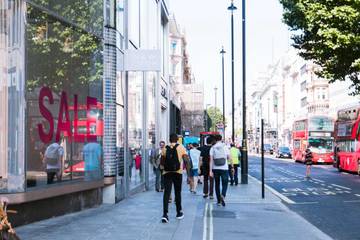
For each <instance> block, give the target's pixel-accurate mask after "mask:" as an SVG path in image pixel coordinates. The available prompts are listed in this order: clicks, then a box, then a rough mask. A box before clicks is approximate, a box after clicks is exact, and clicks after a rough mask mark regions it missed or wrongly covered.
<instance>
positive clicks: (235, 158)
mask: <svg viewBox="0 0 360 240" xmlns="http://www.w3.org/2000/svg"><path fill="white" fill-rule="evenodd" d="M230 158H231V160H230V161H229V163H228V165H229V174H230V185H231V186H233V185H234V183H235V186H237V185H238V184H239V178H238V168H239V162H240V160H239V159H240V150H239V149H238V148H237V147H235V144H234V143H232V144H231V148H230ZM232 166H233V169H234V171H231V169H232Z"/></svg>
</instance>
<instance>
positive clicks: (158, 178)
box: [154, 167, 164, 191]
mask: <svg viewBox="0 0 360 240" xmlns="http://www.w3.org/2000/svg"><path fill="white" fill-rule="evenodd" d="M154 173H155V190H158V191H159V190H161V189H164V176H163V175H162V170H161V169H160V167H157V168H155V167H154Z"/></svg>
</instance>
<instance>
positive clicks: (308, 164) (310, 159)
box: [305, 147, 313, 179]
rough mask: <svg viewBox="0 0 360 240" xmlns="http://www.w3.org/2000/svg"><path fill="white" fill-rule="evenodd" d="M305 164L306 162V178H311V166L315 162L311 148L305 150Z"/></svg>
mask: <svg viewBox="0 0 360 240" xmlns="http://www.w3.org/2000/svg"><path fill="white" fill-rule="evenodd" d="M305 164H306V176H305V178H306V179H310V172H311V166H312V164H313V155H312V152H311V150H310V148H309V147H308V148H306V150H305Z"/></svg>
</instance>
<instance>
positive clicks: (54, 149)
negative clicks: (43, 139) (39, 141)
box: [45, 143, 62, 165]
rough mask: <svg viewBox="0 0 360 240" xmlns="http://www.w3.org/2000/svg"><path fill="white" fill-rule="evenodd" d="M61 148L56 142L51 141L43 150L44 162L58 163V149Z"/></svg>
mask: <svg viewBox="0 0 360 240" xmlns="http://www.w3.org/2000/svg"><path fill="white" fill-rule="evenodd" d="M61 148H62V147H61V146H60V145H59V144H57V143H53V144H51V145H49V146H48V147H47V149H46V151H45V161H46V164H49V165H56V164H58V162H59V156H60V153H59V150H60V149H61Z"/></svg>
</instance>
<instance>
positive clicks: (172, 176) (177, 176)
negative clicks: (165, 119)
mask: <svg viewBox="0 0 360 240" xmlns="http://www.w3.org/2000/svg"><path fill="white" fill-rule="evenodd" d="M177 141H178V136H177V135H176V134H175V133H173V134H171V135H170V144H169V145H167V146H166V147H165V149H164V150H163V152H162V158H161V165H162V167H163V169H164V171H163V175H164V187H165V191H164V198H163V216H162V218H161V221H162V222H163V223H168V222H169V217H168V212H169V199H170V194H171V188H172V185H174V190H175V203H176V212H177V214H176V218H177V219H183V218H184V213H183V212H182V207H181V185H182V167H181V166H182V163H183V161H185V162H187V163H188V162H189V156H188V154H187V152H186V149H185V147H184V146H183V145H181V144H178V143H177Z"/></svg>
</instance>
